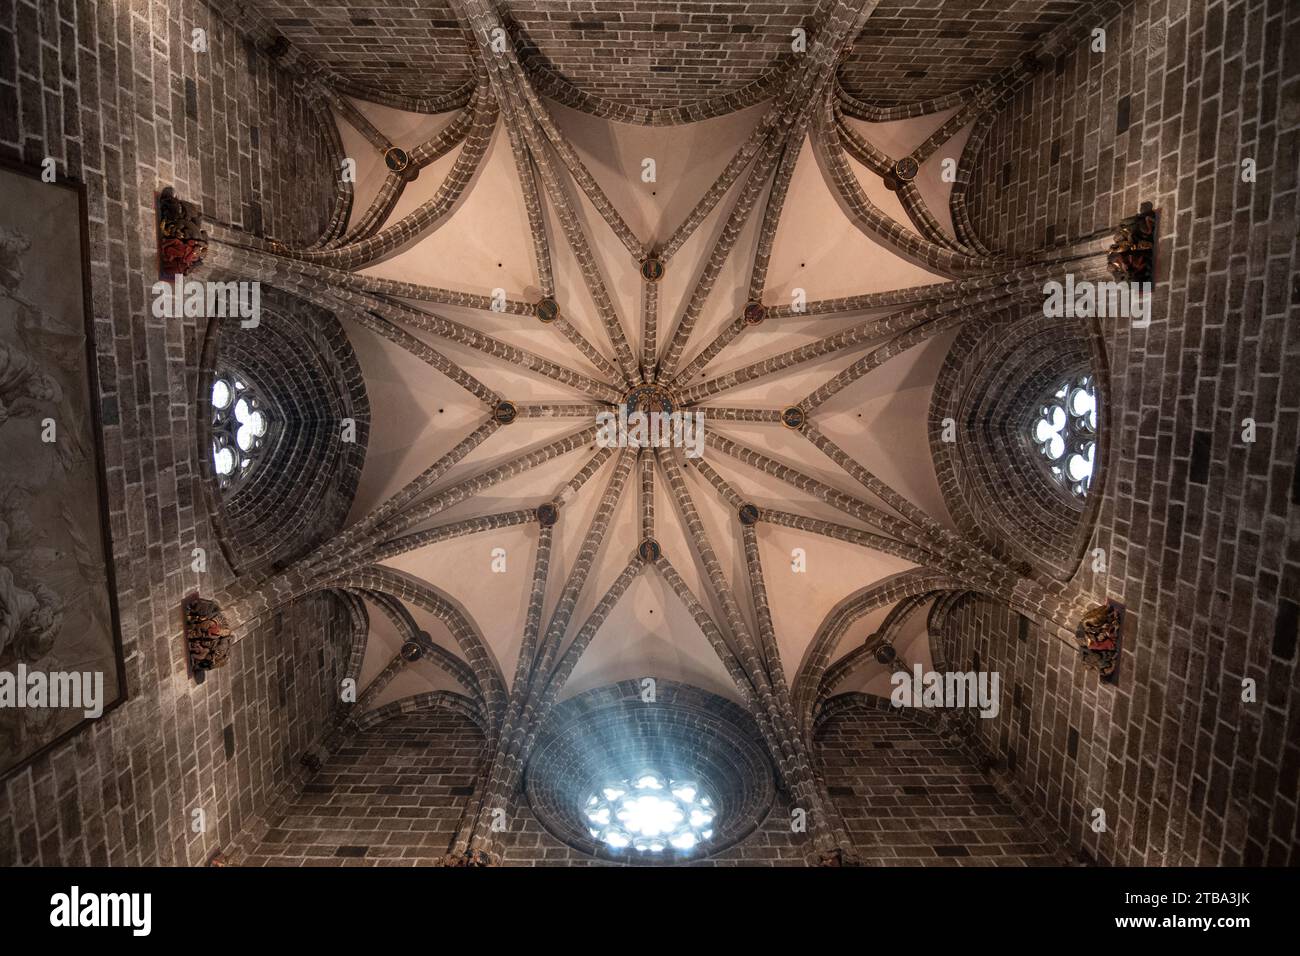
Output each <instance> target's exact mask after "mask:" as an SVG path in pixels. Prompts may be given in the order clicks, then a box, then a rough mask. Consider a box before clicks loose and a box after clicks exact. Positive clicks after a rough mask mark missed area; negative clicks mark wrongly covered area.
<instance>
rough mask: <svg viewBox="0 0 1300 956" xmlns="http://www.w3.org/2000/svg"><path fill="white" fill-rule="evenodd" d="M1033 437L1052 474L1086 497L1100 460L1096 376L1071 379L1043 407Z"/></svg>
mask: <svg viewBox="0 0 1300 956" xmlns="http://www.w3.org/2000/svg"><path fill="white" fill-rule="evenodd" d="M1030 437H1031V439H1032V440H1033V443H1034V445H1035V447H1036V448H1037V449H1038V452H1039V454H1040V455H1041V457H1042V460H1043V462H1044V464H1045V465H1046V468H1047V471H1048V473H1049V474H1050V475H1051V476H1052V478H1053V479H1054V480H1055V481H1057V482H1058V483H1059V484H1060V486H1061V487H1062V488H1064V489H1066V490H1067V491H1068V492H1069V493H1070V494H1072V495H1074V496H1075V497H1078V498H1082V497H1083V496H1084V495H1086V494H1087V493H1088V487H1089V486H1090V485H1091V484H1092V474H1093V469H1094V468H1095V467H1096V463H1097V388H1096V385H1095V383H1094V382H1093V379H1092V376H1090V375H1082V376H1079V377H1077V378H1073V379H1069V380H1067V381H1065V382H1063V383H1061V385H1060V386H1059V387H1058V388H1057V389H1056V391H1054V392H1053V393H1052V394H1051V395H1050V396H1049V397H1048V398H1047V399H1046V400H1045V401H1044V402H1043V403H1042V404H1041V405H1040V406H1039V409H1038V414H1037V416H1036V417H1035V418H1034V422H1033V424H1032V425H1031V426H1030Z"/></svg>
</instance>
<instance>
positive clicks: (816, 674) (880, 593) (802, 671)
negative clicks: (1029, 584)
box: [791, 568, 1065, 744]
mask: <svg viewBox="0 0 1300 956" xmlns="http://www.w3.org/2000/svg"><path fill="white" fill-rule="evenodd" d="M930 592H939V593H938V598H937V600H938V599H941V598H942V597H943V594H944V593H947V592H951V593H955V594H981V595H983V596H985V597H988V598H990V599H992V600H994V601H998V602H1000V603H1002V604H1004V605H1006V606H1007V607H1008V608H1010V609H1011V610H1012V611H1014V612H1015V613H1017V614H1019V615H1020V616H1021V617H1024V618H1027V619H1029V620H1030V621H1032V622H1033V623H1034V624H1036V625H1038V626H1039V627H1040V628H1042V629H1043V633H1044V636H1046V637H1047V638H1049V639H1054V640H1063V639H1065V635H1064V634H1063V633H1061V630H1062V629H1061V626H1060V625H1059V624H1058V623H1056V622H1054V621H1052V620H1050V619H1049V618H1048V617H1046V616H1045V615H1044V612H1043V609H1042V608H1041V607H1039V606H1037V605H1036V604H1035V602H1034V600H1033V599H1032V598H1030V597H1028V596H1027V595H1026V594H1024V593H1022V592H1021V590H1020V589H1019V588H1016V589H1012V590H1007V591H1003V592H1001V593H990V591H989V589H987V588H981V587H972V586H971V585H970V584H969V583H968V582H962V581H958V580H957V579H956V578H954V577H952V576H950V575H947V574H944V573H942V572H939V571H934V570H930V569H925V568H913V569H911V570H909V571H903V572H901V573H899V574H895V575H893V576H892V577H889V578H885V579H884V580H882V581H878V582H877V583H875V584H873V585H870V586H869V587H865V588H863V589H862V590H860V591H857V592H855V593H854V594H851V595H849V596H848V597H847V598H845V599H844V600H843V601H841V602H840V603H839V604H837V605H836V606H835V607H834V608H832V609H831V612H830V613H829V614H827V615H826V617H825V619H824V620H823V621H822V622H821V624H820V625H819V626H818V628H817V631H816V633H815V634H814V635H813V639H812V640H811V641H810V642H809V644H808V649H807V651H806V652H805V654H804V659H803V663H802V664H801V665H800V667H799V670H798V672H797V673H796V674H795V677H794V680H793V681H792V682H791V690H792V696H793V704H794V712H795V719H796V722H797V725H798V727H799V729H800V730H801V731H802V732H803V733H804V734H805V736H806V738H807V742H808V743H809V744H811V742H812V730H813V727H814V725H815V723H816V721H817V719H818V702H819V699H820V695H819V692H820V690H821V688H822V683H823V681H824V680H825V677H826V674H827V671H828V670H829V669H830V667H831V665H832V663H833V662H834V654H835V649H836V648H837V647H839V645H840V642H841V639H842V638H843V636H844V634H845V633H847V631H848V629H849V628H850V627H851V626H852V625H853V623H854V622H855V621H858V620H860V619H861V618H863V617H864V616H866V615H867V614H869V613H871V612H872V611H874V610H876V609H877V608H881V607H885V606H887V605H891V604H895V603H897V602H899V601H904V600H907V599H909V598H914V597H917V596H920V595H923V594H928V593H930ZM936 606H938V605H937V604H936ZM932 619H933V618H932ZM936 653H937V654H938V656H935V654H936ZM932 658H933V660H934V661H935V662H936V666H937V665H938V662H940V661H942V660H943V659H944V655H943V654H942V653H938V652H934V651H932ZM945 666H946V665H945ZM833 699H834V698H829V700H833ZM829 700H828V701H827V702H829Z"/></svg>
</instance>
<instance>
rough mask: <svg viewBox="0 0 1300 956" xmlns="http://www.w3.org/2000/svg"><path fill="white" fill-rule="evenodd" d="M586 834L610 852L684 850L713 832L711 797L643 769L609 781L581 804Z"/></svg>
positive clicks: (697, 788)
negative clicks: (620, 778)
mask: <svg viewBox="0 0 1300 956" xmlns="http://www.w3.org/2000/svg"><path fill="white" fill-rule="evenodd" d="M583 809H584V813H585V815H586V819H587V829H588V832H589V833H590V834H591V835H592V837H594V838H595V839H597V840H599V841H600V842H602V843H604V844H605V845H606V846H607V847H609V848H610V849H612V850H629V849H630V850H634V851H636V852H638V853H663V852H665V851H673V850H675V851H678V852H687V851H690V850H693V849H695V847H696V846H697V845H698V844H700V843H702V842H703V841H705V840H708V839H709V838H710V837H712V836H713V818H714V816H715V814H716V811H715V809H714V806H713V801H712V800H711V799H710V798H709V797H708V795H706V794H704V793H703V792H702V791H701V789H700V787H699V786H698V785H696V784H694V783H691V782H688V781H683V780H670V779H668V778H667V777H665V776H663V775H662V774H660V773H657V772H654V771H646V772H644V773H641V774H639V775H637V776H635V777H633V778H631V779H629V780H619V781H613V782H610V783H607V784H606V785H605V786H604V787H602V788H601V789H600V791H599V792H597V793H593V794H592V795H591V796H590V797H588V798H587V804H586V806H585V807H584V808H583Z"/></svg>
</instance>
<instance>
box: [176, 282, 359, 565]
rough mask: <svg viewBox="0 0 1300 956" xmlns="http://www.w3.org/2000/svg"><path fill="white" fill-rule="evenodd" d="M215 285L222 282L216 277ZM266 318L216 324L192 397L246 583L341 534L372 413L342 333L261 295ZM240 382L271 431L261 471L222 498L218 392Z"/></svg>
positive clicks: (208, 472) (218, 510)
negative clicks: (230, 379)
mask: <svg viewBox="0 0 1300 956" xmlns="http://www.w3.org/2000/svg"><path fill="white" fill-rule="evenodd" d="M214 278H215V277H214ZM259 294H260V307H261V308H260V315H259V317H258V322H257V324H256V325H255V326H253V327H248V328H245V327H244V325H243V324H242V323H241V322H240V320H239V319H236V318H225V319H212V320H210V321H209V324H208V329H207V336H206V339H205V342H204V347H203V355H202V361H201V364H200V372H199V376H198V389H197V392H198V393H197V395H196V396H195V404H196V407H197V415H198V423H197V429H196V431H197V441H196V445H197V447H196V454H197V456H198V462H199V473H200V474H201V475H202V476H203V477H204V479H205V480H204V483H203V484H204V488H205V492H206V495H207V498H208V504H209V514H210V515H211V516H212V520H213V524H214V526H215V528H216V530H217V538H218V541H219V543H220V546H221V549H222V553H223V555H224V557H225V559H226V562H227V563H228V564H229V565H230V567H231V568H232V569H233V570H234V571H235V572H236V573H237V574H240V575H253V576H255V577H256V576H261V575H264V574H267V573H273V572H275V571H277V570H279V569H281V568H283V567H284V566H286V565H287V564H288V563H289V562H291V561H292V560H293V559H294V558H296V557H299V556H300V555H302V554H304V553H306V552H307V551H309V550H310V549H311V548H313V547H315V546H316V545H318V544H319V543H320V542H322V541H324V540H326V539H327V538H328V537H329V536H330V535H332V534H334V533H335V532H337V531H338V530H339V529H340V528H341V527H342V526H343V522H344V520H345V518H346V517H347V514H348V511H349V509H350V508H351V505H352V499H353V496H354V495H355V494H356V489H357V483H358V481H359V479H360V477H361V470H362V466H363V464H364V463H365V454H366V441H367V438H368V437H369V433H370V403H369V400H368V399H367V397H366V388H365V383H364V381H363V380H362V376H361V369H360V366H359V365H358V363H357V360H356V356H355V355H354V354H353V350H352V345H351V343H350V342H349V341H348V338H347V334H346V333H345V332H344V330H343V327H342V325H341V324H340V323H339V322H338V320H337V319H336V318H335V317H334V316H333V315H332V314H330V313H329V312H327V311H325V310H323V309H320V308H317V307H316V306H313V305H311V304H309V303H307V302H305V301H303V300H301V299H298V298H296V297H294V296H291V295H289V294H288V293H285V292H282V291H280V290H277V289H273V288H270V287H268V286H265V285H263V286H262V287H261V288H260V291H259ZM219 373H220V374H224V375H230V376H236V377H241V378H242V379H243V380H244V381H246V382H247V383H249V385H250V386H251V387H252V388H253V389H254V390H255V391H256V393H257V394H258V396H259V397H260V399H261V400H262V403H263V405H264V407H265V410H266V413H267V416H268V418H269V420H270V422H271V424H270V427H269V429H268V431H267V434H266V436H265V439H264V440H265V442H266V445H265V446H264V447H263V448H262V449H261V451H260V453H259V455H258V456H257V460H256V462H255V464H254V466H251V467H250V468H249V470H248V473H247V474H246V475H243V476H242V477H241V478H240V479H239V480H238V481H235V482H234V483H232V484H231V485H230V487H228V488H225V489H223V488H221V487H220V485H219V481H218V476H217V474H216V470H215V468H214V465H213V456H212V447H211V441H212V422H213V418H214V407H213V402H212V386H213V382H214V380H215V378H216V376H217V375H218V374H219Z"/></svg>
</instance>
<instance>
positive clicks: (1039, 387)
mask: <svg viewBox="0 0 1300 956" xmlns="http://www.w3.org/2000/svg"><path fill="white" fill-rule="evenodd" d="M1106 369H1107V366H1106V361H1105V350H1104V345H1103V344H1102V342H1101V338H1100V335H1099V332H1098V329H1097V328H1096V323H1095V320H1088V319H1062V318H1051V317H1046V316H1043V315H1042V314H1041V313H1039V312H1035V313H1032V314H1029V315H1026V314H1024V312H1023V311H1017V310H1004V311H1002V312H999V313H995V314H994V315H991V316H989V318H988V319H987V321H983V322H980V323H978V324H971V325H968V326H967V327H966V329H964V330H963V331H962V333H961V334H960V335H958V336H957V338H956V340H955V341H954V342H953V344H952V347H951V349H950V350H949V352H948V357H947V359H946V360H945V361H944V364H943V367H942V368H941V369H940V371H939V376H938V379H937V380H936V382H935V387H934V395H933V398H932V399H931V403H930V420H929V437H930V450H931V454H932V455H933V457H934V466H935V474H936V475H937V477H938V479H939V487H940V490H941V491H942V493H943V496H944V501H945V503H946V505H947V507H948V511H949V513H950V514H951V515H952V516H953V520H954V521H956V523H957V526H958V528H959V529H960V530H961V531H962V533H963V534H965V535H968V536H970V537H972V538H974V539H975V540H978V541H981V542H983V543H984V544H985V545H986V546H987V547H988V548H989V549H990V550H991V551H992V552H993V553H995V554H997V555H998V556H999V557H1000V558H1003V559H1005V560H1008V561H1012V562H1014V563H1016V564H1018V565H1020V566H1021V567H1022V568H1024V569H1025V570H1027V571H1028V572H1030V573H1036V574H1041V575H1045V576H1050V577H1052V578H1055V579H1057V580H1061V581H1066V580H1069V579H1070V578H1071V577H1072V576H1073V575H1074V572H1075V570H1076V569H1077V568H1078V566H1079V562H1080V560H1081V558H1082V557H1083V553H1084V550H1085V549H1086V547H1087V545H1088V542H1089V540H1090V539H1091V536H1092V529H1093V525H1094V523H1095V520H1096V515H1097V508H1098V504H1099V502H1100V500H1101V498H1102V497H1103V493H1104V488H1105V475H1106V470H1107V461H1108V459H1109V444H1108V441H1107V432H1108V428H1107V422H1106V412H1107V408H1108V406H1109V402H1108V397H1109V385H1108V376H1107V374H1106ZM1083 374H1087V375H1090V376H1092V377H1093V380H1094V381H1095V383H1096V387H1097V394H1098V404H1099V411H1098V423H1097V448H1098V452H1097V464H1096V468H1095V471H1094V476H1093V480H1092V486H1091V489H1090V490H1089V492H1088V494H1087V495H1086V496H1085V497H1084V498H1077V497H1074V496H1072V495H1071V494H1070V493H1069V492H1068V491H1067V490H1066V489H1065V488H1064V487H1063V486H1060V485H1059V484H1058V483H1056V482H1055V481H1054V480H1053V479H1052V478H1051V476H1050V475H1049V474H1048V472H1047V470H1046V468H1045V467H1044V464H1043V462H1042V461H1041V456H1040V455H1039V453H1038V451H1037V449H1036V448H1035V447H1034V443H1033V441H1032V439H1031V438H1030V434H1031V429H1032V427H1033V421H1034V420H1035V418H1036V416H1037V413H1038V409H1039V407H1040V406H1041V404H1042V402H1043V400H1044V399H1045V398H1046V397H1047V396H1048V395H1050V394H1051V393H1052V391H1053V390H1054V389H1056V388H1057V387H1058V386H1059V385H1060V384H1061V383H1062V382H1064V381H1066V380H1067V379H1071V378H1073V377H1075V376H1078V375H1083Z"/></svg>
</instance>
